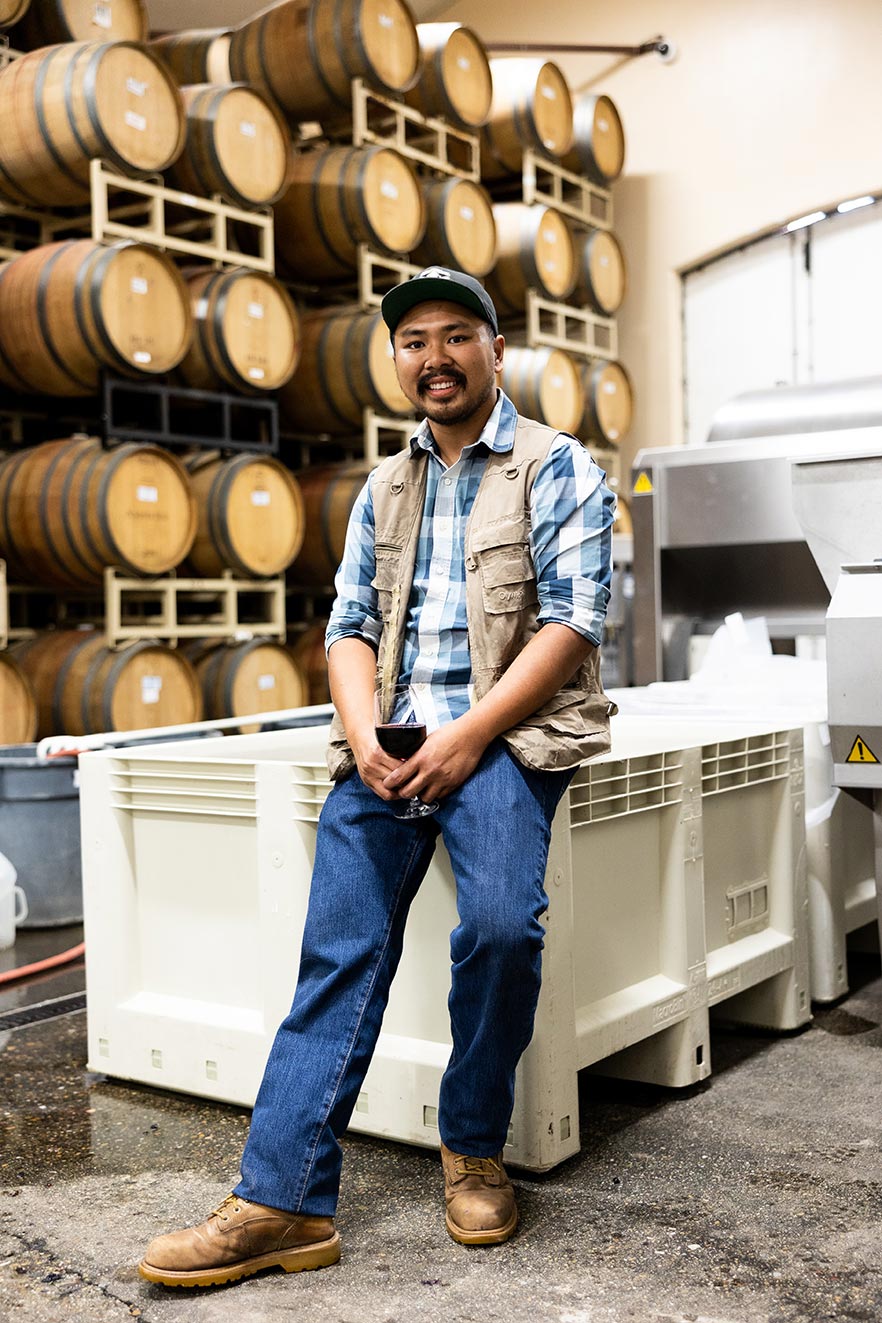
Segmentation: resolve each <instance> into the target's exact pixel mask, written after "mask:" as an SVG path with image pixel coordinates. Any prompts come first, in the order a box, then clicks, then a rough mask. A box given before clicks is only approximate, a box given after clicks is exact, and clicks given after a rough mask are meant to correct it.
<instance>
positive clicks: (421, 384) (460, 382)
mask: <svg viewBox="0 0 882 1323" xmlns="http://www.w3.org/2000/svg"><path fill="white" fill-rule="evenodd" d="M431 381H455V382H456V384H457V386H464V385H465V384H466V379H465V376H464V375H463V373H462V372H458V371H455V370H452V371H450V372H427V373H426V375H425V376H424V377H420V379H419V381H418V382H417V391H418V393H419V394H420V395H424V394H425V393H426V392H427V391H428V389H429V382H431Z"/></svg>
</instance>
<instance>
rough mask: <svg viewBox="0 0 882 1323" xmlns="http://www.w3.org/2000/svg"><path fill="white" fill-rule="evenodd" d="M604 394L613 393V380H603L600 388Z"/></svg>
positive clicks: (614, 386)
mask: <svg viewBox="0 0 882 1323" xmlns="http://www.w3.org/2000/svg"><path fill="white" fill-rule="evenodd" d="M600 389H601V390H602V391H603V393H604V395H615V393H616V383H615V382H614V381H605V382H604V383H603V385H602V386H601V388H600Z"/></svg>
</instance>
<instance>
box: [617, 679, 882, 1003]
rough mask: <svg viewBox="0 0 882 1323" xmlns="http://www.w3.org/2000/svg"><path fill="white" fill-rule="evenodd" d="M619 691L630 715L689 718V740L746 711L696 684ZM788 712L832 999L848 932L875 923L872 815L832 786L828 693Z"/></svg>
mask: <svg viewBox="0 0 882 1323" xmlns="http://www.w3.org/2000/svg"><path fill="white" fill-rule="evenodd" d="M779 660H781V659H779ZM614 697H615V699H616V702H617V703H618V704H619V706H620V708H621V710H622V711H623V712H624V713H625V714H627V715H629V716H633V717H636V716H646V717H658V718H662V719H664V720H665V721H668V722H670V721H680V722H684V723H686V724H685V725H684V726H683V727H682V729H683V737H684V738H686V736H687V733H688V731H689V730H690V729H694V728H695V723H696V722H699V723H706V722H709V721H710V722H713V723H714V724H715V725H718V726H719V725H721V724H722V723H732V722H734V723H736V724H740V723H743V722H744V721H745V715H746V714H745V709H744V707H743V706H741V707H739V706H738V701H739V699H738V696H737V695H736V696H733V697H732V700H731V702H730V704H729V706H726V705H725V700H726V693H725V691H723V690H721V691H719V692H712V691H709V690H705V691H702V689H701V688H700V687H699V686H697V685H696V684H694V683H684V682H677V683H670V684H665V683H658V684H652V685H649V686H647V687H646V688H642V689H639V688H637V689H621V690H616V691H615V693H614ZM741 701H742V702H743V695H742V696H741ZM760 701H761V700H760V699H759V698H756V699H755V705H756V704H758V703H759V702H760ZM785 715H786V720H787V722H792V723H793V725H798V726H800V727H801V728H802V733H803V745H804V756H805V829H806V879H807V888H808V928H809V958H810V971H811V972H810V987H811V998H812V1000H813V1001H817V1002H830V1001H835V1000H836V999H837V998H839V997H842V996H844V995H845V994H846V993H847V992H848V966H847V961H846V942H847V937H848V934H849V933H851V932H854V931H855V930H856V929H858V928H862V927H863V926H864V925H866V924H872V923H875V922H876V880H875V861H874V853H873V850H874V846H873V815H872V813H871V812H870V811H869V810H868V809H866V808H865V807H864V806H863V805H861V804H859V803H858V802H857V800H855V799H854V798H853V797H852V796H851V795H849V794H848V793H847V792H845V791H842V790H839V789H838V788H837V787H836V786H834V785H833V759H832V757H831V755H830V736H829V732H828V730H827V725H826V694H824V695H823V697H822V700H821V702H820V703H819V702H810V701H806V700H805V699H803V700H800V699H799V698H798V696H797V697H794V701H793V703H792V705H791V707H790V708H789V709H788V710H787V712H786V714H785ZM762 719H769V720H772V721H778V722H779V723H780V722H781V713H780V710H779V712H778V715H777V717H772V716H771V714H768V713H767V714H764V717H763V718H762Z"/></svg>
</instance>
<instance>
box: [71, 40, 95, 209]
mask: <svg viewBox="0 0 882 1323" xmlns="http://www.w3.org/2000/svg"><path fill="white" fill-rule="evenodd" d="M84 54H85V52H84V51H83V50H78V51H76V52H75V53H74V55H73V58H72V59H71V60H70V62H69V63H68V66H67V68H66V70H65V71H64V108H65V110H66V111H67V122H68V124H69V125H70V131H71V133H72V134H73V136H74V138H75V139H76V143H77V146H78V147H79V149H80V151H81V152H82V153H83V157H84V158H85V160H87V161H88V160H89V159H90V157H92V156H94V155H95V153H94V152H93V151H92V148H91V147H90V146H89V144H88V143H87V142H86V140H85V138H84V137H83V135H82V134H81V133H80V126H79V124H78V123H77V118H76V114H75V113H74V104H73V90H74V73H75V71H76V67H77V65H78V64H79V62H80V58H81V57H82V56H83V55H84ZM84 81H85V80H84ZM83 94H84V99H85V87H83ZM77 183H78V184H79V185H80V187H81V188H83V189H86V190H87V191H88V188H89V185H88V183H86V182H85V181H84V180H82V179H77Z"/></svg>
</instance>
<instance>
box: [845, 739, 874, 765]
mask: <svg viewBox="0 0 882 1323" xmlns="http://www.w3.org/2000/svg"><path fill="white" fill-rule="evenodd" d="M845 761H846V762H847V763H877V762H878V761H879V759H878V758H877V757H876V755H875V753H873V750H872V749H870V748H868V747H867V743H866V741H865V740H863V739H861V737H860V735H856V736H855V741H854V744H853V745H852V746H851V753H850V754H849V755H848V757H847V758H846V760H845Z"/></svg>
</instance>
